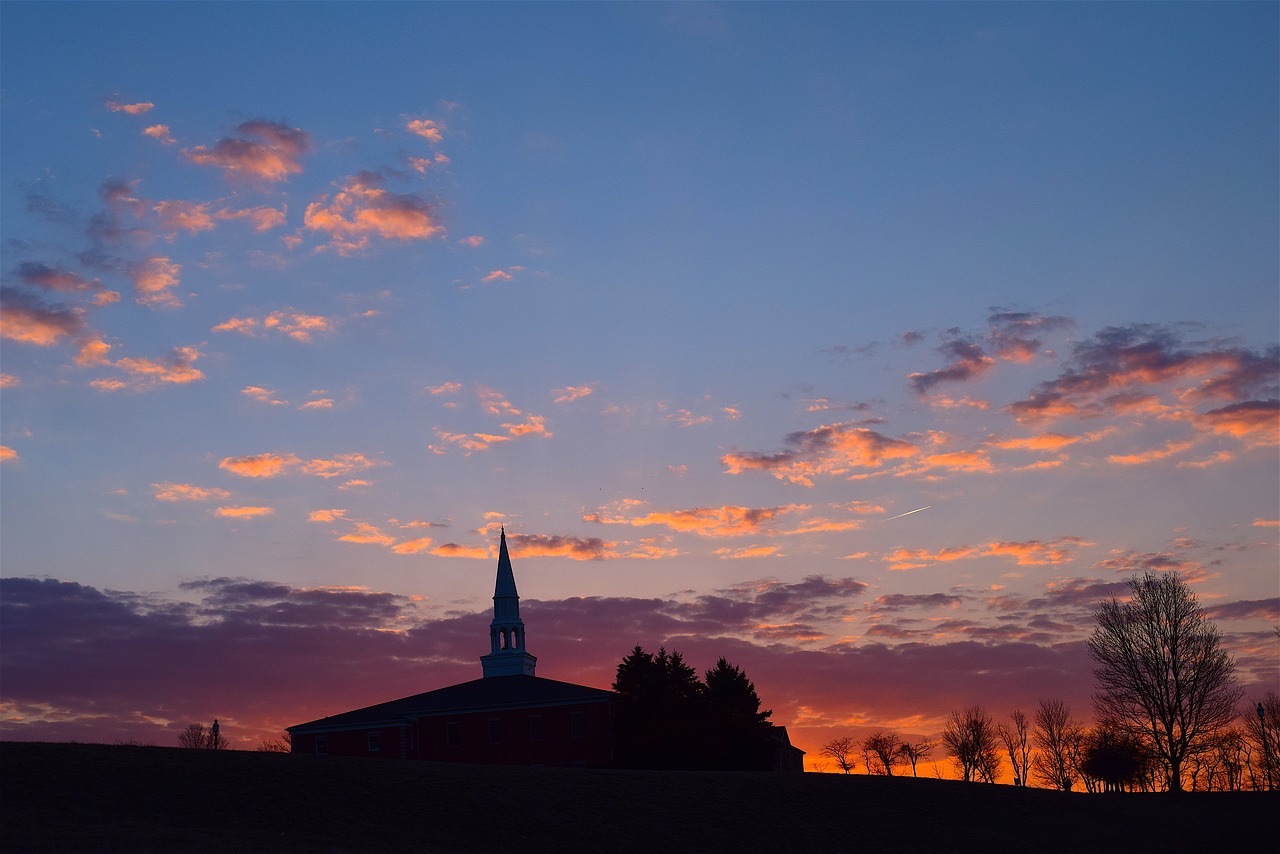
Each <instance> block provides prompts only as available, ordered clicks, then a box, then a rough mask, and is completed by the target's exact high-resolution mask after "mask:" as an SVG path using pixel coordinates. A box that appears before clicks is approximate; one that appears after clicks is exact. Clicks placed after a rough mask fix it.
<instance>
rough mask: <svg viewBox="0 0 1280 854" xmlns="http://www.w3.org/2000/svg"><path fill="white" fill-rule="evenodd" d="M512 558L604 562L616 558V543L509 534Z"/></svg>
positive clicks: (563, 537)
mask: <svg viewBox="0 0 1280 854" xmlns="http://www.w3.org/2000/svg"><path fill="white" fill-rule="evenodd" d="M507 540H508V542H509V543H510V545H511V555H512V557H517V556H519V557H567V558H569V559H570V560H604V559H605V558H614V557H618V554H617V552H615V551H613V548H614V547H615V546H616V545H617V544H616V543H610V542H605V541H604V540H602V539H600V538H599V537H570V536H561V535H557V534H511V535H509V536H508V537H507Z"/></svg>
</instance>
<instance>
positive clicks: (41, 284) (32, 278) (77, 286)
mask: <svg viewBox="0 0 1280 854" xmlns="http://www.w3.org/2000/svg"><path fill="white" fill-rule="evenodd" d="M18 275H19V276H20V277H21V278H22V281H23V282H24V283H26V284H28V285H32V286H34V287H38V288H44V289H45V290H50V291H63V292H67V293H77V292H84V291H97V290H101V289H102V282H101V281H99V280H98V279H86V278H84V277H83V276H81V275H80V274H78V273H74V272H72V271H70V270H62V269H59V268H57V267H50V266H48V265H47V264H41V263H39V262H34V261H24V262H22V263H21V264H19V265H18Z"/></svg>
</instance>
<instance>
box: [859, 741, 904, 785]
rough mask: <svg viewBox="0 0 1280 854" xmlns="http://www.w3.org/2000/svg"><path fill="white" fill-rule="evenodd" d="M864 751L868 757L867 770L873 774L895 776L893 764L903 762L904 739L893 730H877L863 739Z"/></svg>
mask: <svg viewBox="0 0 1280 854" xmlns="http://www.w3.org/2000/svg"><path fill="white" fill-rule="evenodd" d="M862 752H863V754H864V755H865V756H866V757H867V760H868V761H867V771H868V772H869V773H871V774H883V775H885V776H887V777H892V776H893V766H894V765H898V764H900V763H901V762H902V760H903V756H902V739H900V738H898V736H896V735H894V734H893V733H891V732H884V731H882V730H876V731H875V732H873V733H872V734H871V735H869V736H867V737H866V738H865V739H863V741H862Z"/></svg>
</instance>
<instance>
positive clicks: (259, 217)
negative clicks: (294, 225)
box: [214, 205, 288, 232]
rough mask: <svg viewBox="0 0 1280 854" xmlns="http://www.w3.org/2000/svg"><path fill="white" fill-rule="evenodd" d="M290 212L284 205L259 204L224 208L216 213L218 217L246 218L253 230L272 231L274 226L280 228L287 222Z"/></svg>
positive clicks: (227, 218)
mask: <svg viewBox="0 0 1280 854" xmlns="http://www.w3.org/2000/svg"><path fill="white" fill-rule="evenodd" d="M287 213H288V211H287V209H286V208H284V207H281V208H278V209H277V208H273V207H267V206H265V205H259V206H257V207H252V208H241V209H239V210H232V209H231V208H222V209H221V210H219V211H218V212H217V213H215V214H214V216H215V217H217V218H218V219H223V220H237V219H245V220H248V221H249V222H250V223H252V224H253V230H254V231H257V232H264V231H270V230H271V229H273V228H279V227H280V226H282V225H284V224H285V215H286V214H287Z"/></svg>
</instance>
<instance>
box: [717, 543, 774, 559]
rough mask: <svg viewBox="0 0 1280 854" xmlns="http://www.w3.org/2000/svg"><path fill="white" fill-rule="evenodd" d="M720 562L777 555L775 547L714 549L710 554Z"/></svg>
mask: <svg viewBox="0 0 1280 854" xmlns="http://www.w3.org/2000/svg"><path fill="white" fill-rule="evenodd" d="M712 554H714V555H715V556H716V557H718V558H720V559H721V560H740V559H744V558H753V557H772V556H773V555H776V554H778V547H777V546H744V547H742V548H737V549H730V548H724V549H716V550H715V551H714V552H712Z"/></svg>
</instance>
